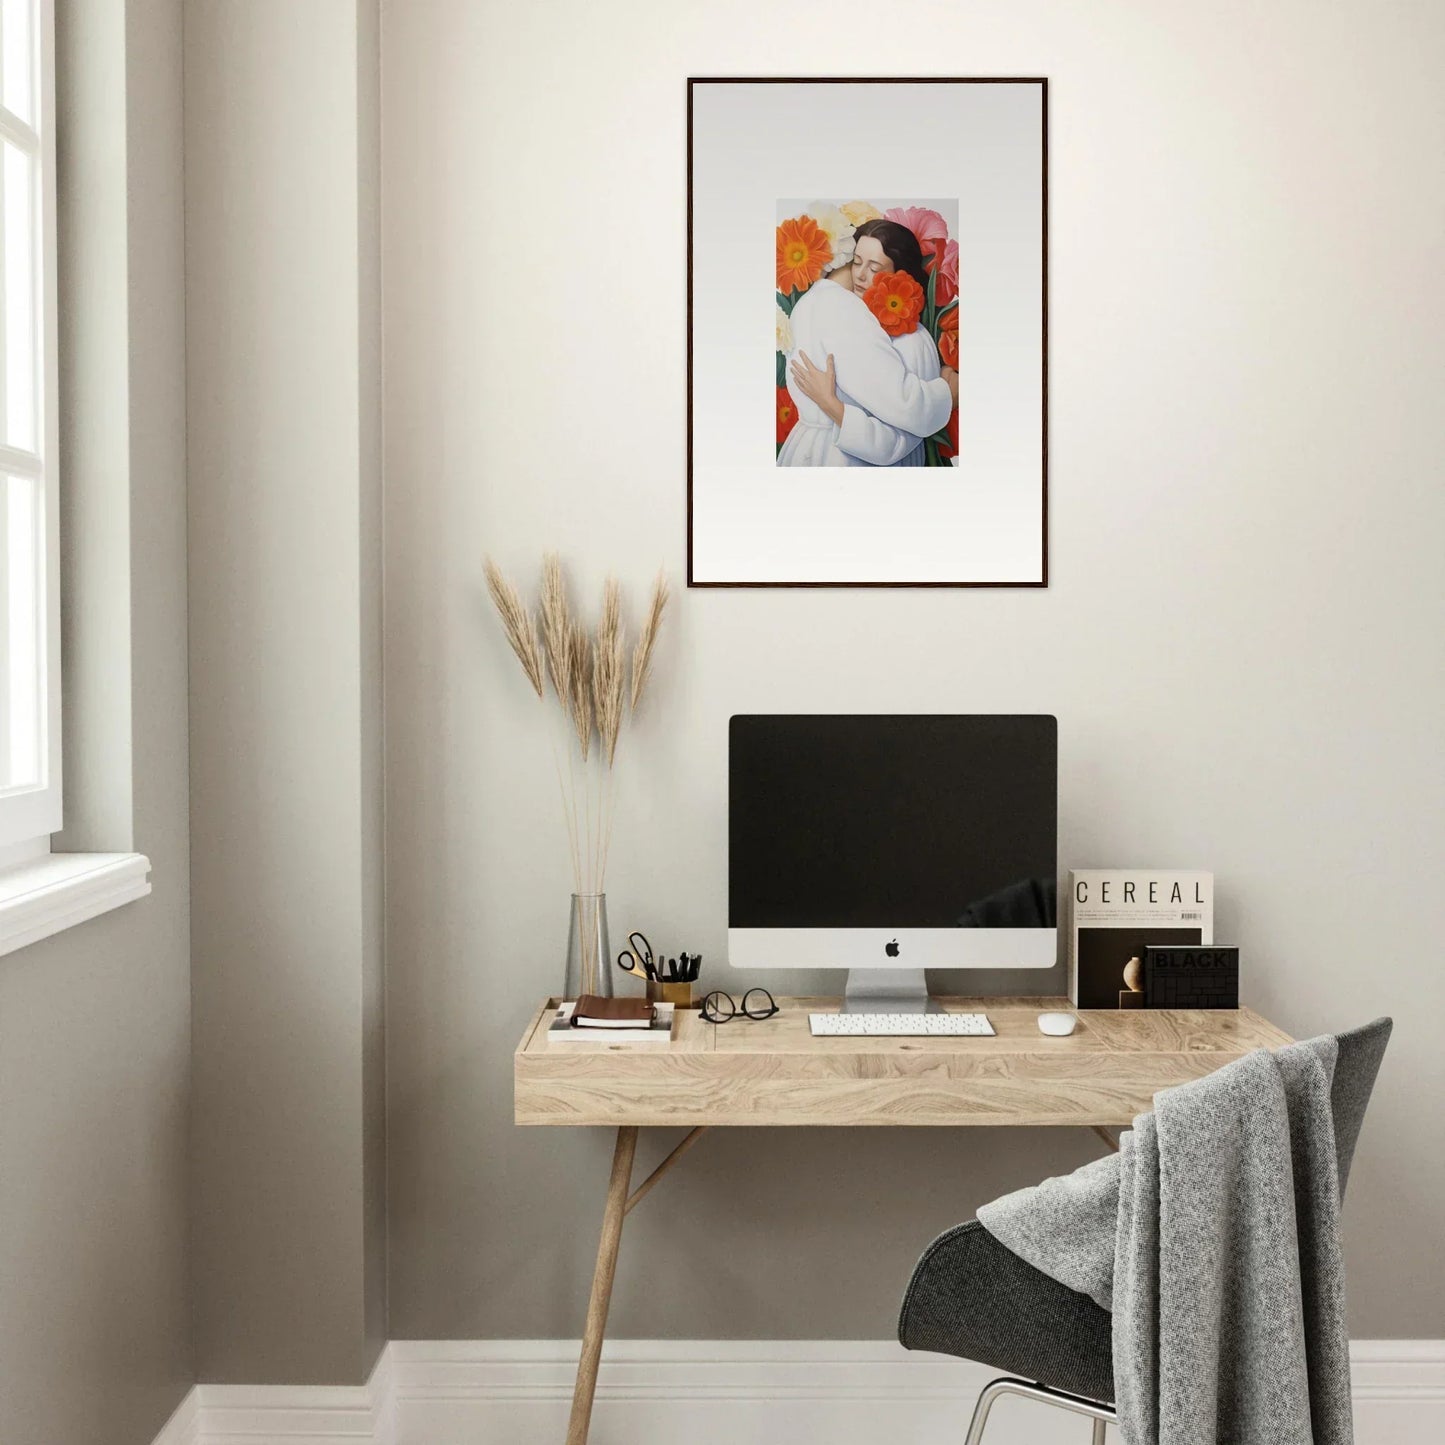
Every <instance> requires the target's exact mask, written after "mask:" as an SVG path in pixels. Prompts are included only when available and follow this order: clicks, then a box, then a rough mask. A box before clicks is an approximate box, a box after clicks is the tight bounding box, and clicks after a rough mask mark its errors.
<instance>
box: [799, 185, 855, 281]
mask: <svg viewBox="0 0 1445 1445" xmlns="http://www.w3.org/2000/svg"><path fill="white" fill-rule="evenodd" d="M803 214H804V215H806V216H811V217H812V219H813V220H815V221H816V222H817V223H818V229H819V230H821V231H822V233H823V234H824V235H825V236H826V237H827V238H828V244H829V245H830V246H832V248H833V259H832V260H831V261H829V262H828V264H827V265H826V266H824V267H823V274H824V275H825V276H826V275H827V274H828V272H829V271H836V270H837V269H838V267H839V266H851V265H852V264H853V223H852V221H850V220H849V219H848V218H847V216H845V215H844V214H843V213H842V211H840V210H839V209H838V208H837V206H835V205H833V203H832V202H831V201H814V202H813V204H812V205H811V206H809V207H808V209H807V210H806V211H805V212H804V213H803Z"/></svg>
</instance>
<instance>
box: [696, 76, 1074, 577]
mask: <svg viewBox="0 0 1445 1445" xmlns="http://www.w3.org/2000/svg"><path fill="white" fill-rule="evenodd" d="M730 84H736V85H1037V86H1039V87H1040V104H1041V111H1042V135H1041V141H1042V144H1041V147H1040V152H1041V165H1042V167H1043V174H1042V177H1041V196H1042V214H1041V217H1040V241H1041V256H1040V267H1041V280H1042V287H1043V295H1042V298H1041V306H1042V309H1041V315H1042V326H1043V335H1042V338H1041V342H1042V353H1041V354H1042V365H1043V375H1042V378H1041V396H1042V408H1041V416H1040V419H1039V421H1040V427H1041V431H1042V454H1041V455H1042V475H1041V479H1040V485H1041V487H1042V530H1043V535H1042V538H1041V540H1040V558H1041V570H1040V575H1039V578H1038V580H1036V581H1017V582H1013V581H981V582H969V581H957V582H953V581H949V582H937V581H897V582H881V581H857V582H849V581H832V580H829V581H805V582H787V581H771V580H769V581H743V582H703V581H699V580H697V578H696V576H695V574H694V567H693V525H694V516H693V444H694V429H693V383H694V358H693V285H694V271H693V259H694V256H693V251H694V242H693V181H694V173H693V153H694V131H693V123H694V112H693V92H694V87H696V86H698V85H730ZM686 385H687V585H688V587H697V588H730V587H732V588H736V587H869V588H872V587H928V588H953V587H1033V588H1037V587H1047V586H1048V585H1049V83H1048V79H1047V78H1046V77H1044V76H891V75H890V76H689V77H688V81H687V382H686Z"/></svg>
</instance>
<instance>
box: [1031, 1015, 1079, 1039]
mask: <svg viewBox="0 0 1445 1445" xmlns="http://www.w3.org/2000/svg"><path fill="white" fill-rule="evenodd" d="M1077 1023H1078V1019H1077V1018H1075V1017H1074V1015H1073V1014H1040V1015H1039V1032H1040V1033H1041V1034H1050V1035H1052V1036H1053V1037H1054V1038H1063V1037H1064V1035H1065V1034H1071V1033H1073V1031H1074V1025H1075V1024H1077Z"/></svg>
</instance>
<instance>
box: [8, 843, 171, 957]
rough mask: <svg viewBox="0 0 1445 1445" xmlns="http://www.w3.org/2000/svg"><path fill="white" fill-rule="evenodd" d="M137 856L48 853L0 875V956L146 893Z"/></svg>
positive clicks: (146, 867)
mask: <svg viewBox="0 0 1445 1445" xmlns="http://www.w3.org/2000/svg"><path fill="white" fill-rule="evenodd" d="M150 872H151V864H150V859H149V858H146V857H144V856H143V855H142V854H140V853H50V854H47V855H46V856H45V857H43V858H36V859H34V860H33V861H31V862H28V863H21V864H19V865H18V866H17V867H14V868H7V869H6V870H5V871H4V872H3V873H0V954H6V953H13V952H14V951H15V950H16V949H17V948H24V947H25V946H26V945H27V944H30V943H38V942H39V941H40V940H41V939H42V938H49V937H50V935H51V934H52V933H59V932H60V931H61V930H62V929H65V928H73V927H74V926H75V925H76V924H77V923H84V922H85V921H86V919H88V918H95V917H97V916H98V915H100V914H102V913H109V912H110V910H111V909H112V908H119V907H120V906H121V904H123V903H130V902H132V901H133V900H135V899H137V898H144V897H145V896H146V894H147V893H149V892H150V891H151V882H150Z"/></svg>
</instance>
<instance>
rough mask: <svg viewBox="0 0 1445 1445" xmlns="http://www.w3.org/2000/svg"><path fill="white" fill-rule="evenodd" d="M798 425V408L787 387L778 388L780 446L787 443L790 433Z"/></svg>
mask: <svg viewBox="0 0 1445 1445" xmlns="http://www.w3.org/2000/svg"><path fill="white" fill-rule="evenodd" d="M797 424H798V408H797V405H796V403H795V402H794V401H793V398H792V396H791V395H790V394H789V392H788V388H787V387H786V386H780V387H779V388H778V445H779V446H782V444H783V443H784V442H785V441H787V439H788V433H789V432H790V431H792V429H793V428H794V427H795V426H797Z"/></svg>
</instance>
